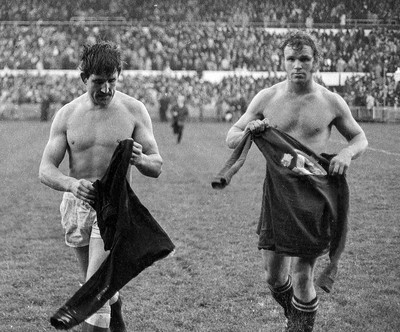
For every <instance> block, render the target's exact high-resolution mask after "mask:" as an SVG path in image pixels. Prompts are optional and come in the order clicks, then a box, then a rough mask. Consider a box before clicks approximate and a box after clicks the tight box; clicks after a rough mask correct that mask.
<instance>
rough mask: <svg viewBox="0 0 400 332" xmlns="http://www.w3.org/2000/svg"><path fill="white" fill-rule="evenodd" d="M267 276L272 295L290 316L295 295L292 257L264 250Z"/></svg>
mask: <svg viewBox="0 0 400 332" xmlns="http://www.w3.org/2000/svg"><path fill="white" fill-rule="evenodd" d="M262 255H263V262H264V269H265V277H266V281H267V283H268V287H269V289H270V290H271V294H272V297H273V298H274V299H275V300H276V301H277V302H278V303H279V304H280V305H281V306H282V308H283V310H284V313H285V316H286V317H288V316H289V310H290V308H291V301H292V296H293V287H292V279H291V277H290V275H289V272H290V263H291V258H290V257H287V256H284V255H277V254H276V253H275V252H273V251H270V250H262Z"/></svg>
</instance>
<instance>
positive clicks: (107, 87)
mask: <svg viewBox="0 0 400 332" xmlns="http://www.w3.org/2000/svg"><path fill="white" fill-rule="evenodd" d="M109 90H110V83H108V82H105V83H104V84H103V85H102V86H101V92H102V93H108V91H109Z"/></svg>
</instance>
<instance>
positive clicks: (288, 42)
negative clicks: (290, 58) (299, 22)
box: [279, 30, 321, 62]
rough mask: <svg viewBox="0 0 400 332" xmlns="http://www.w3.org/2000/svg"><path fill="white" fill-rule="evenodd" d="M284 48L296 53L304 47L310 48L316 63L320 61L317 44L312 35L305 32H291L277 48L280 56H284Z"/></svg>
mask: <svg viewBox="0 0 400 332" xmlns="http://www.w3.org/2000/svg"><path fill="white" fill-rule="evenodd" d="M286 46H289V47H291V48H293V49H294V50H296V51H301V50H302V49H303V47H304V46H310V47H311V49H312V50H313V56H314V59H315V60H316V61H317V62H318V61H319V60H320V56H321V54H320V50H319V45H318V43H317V42H316V40H315V39H314V37H313V36H312V35H310V34H308V33H307V32H305V31H301V30H296V31H293V32H289V33H288V34H287V35H286V38H285V39H284V41H283V42H282V43H281V45H280V47H279V49H280V50H281V52H282V54H284V50H285V47H286Z"/></svg>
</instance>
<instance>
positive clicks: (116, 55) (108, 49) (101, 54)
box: [79, 41, 122, 78]
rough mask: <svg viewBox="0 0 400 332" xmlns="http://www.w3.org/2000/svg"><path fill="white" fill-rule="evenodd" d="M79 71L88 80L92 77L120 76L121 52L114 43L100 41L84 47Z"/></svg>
mask: <svg viewBox="0 0 400 332" xmlns="http://www.w3.org/2000/svg"><path fill="white" fill-rule="evenodd" d="M79 69H80V70H81V72H82V73H83V75H84V76H85V77H86V78H88V77H89V76H90V75H92V74H95V75H101V74H107V75H108V74H113V73H114V72H115V71H117V72H118V75H119V74H120V73H121V70H122V56H121V51H120V49H119V48H118V47H117V45H115V44H114V43H112V42H108V41H100V42H97V43H95V44H91V45H89V44H87V45H84V46H83V51H82V54H81V62H80V65H79Z"/></svg>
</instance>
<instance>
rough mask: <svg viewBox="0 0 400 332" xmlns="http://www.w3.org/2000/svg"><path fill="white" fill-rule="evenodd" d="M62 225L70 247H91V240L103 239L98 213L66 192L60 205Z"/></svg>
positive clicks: (66, 241)
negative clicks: (98, 222)
mask: <svg viewBox="0 0 400 332" xmlns="http://www.w3.org/2000/svg"><path fill="white" fill-rule="evenodd" d="M60 212H61V225H62V226H63V228H64V231H65V243H66V244H67V246H69V247H74V248H76V247H84V246H87V245H89V241H90V238H91V237H92V238H101V235H100V229H99V227H98V225H97V214H96V211H95V210H94V209H93V208H92V207H91V206H90V205H89V204H88V203H86V202H84V201H82V200H81V199H79V198H76V197H75V196H74V194H72V193H70V192H65V193H64V195H63V199H62V201H61V205H60Z"/></svg>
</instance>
